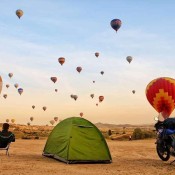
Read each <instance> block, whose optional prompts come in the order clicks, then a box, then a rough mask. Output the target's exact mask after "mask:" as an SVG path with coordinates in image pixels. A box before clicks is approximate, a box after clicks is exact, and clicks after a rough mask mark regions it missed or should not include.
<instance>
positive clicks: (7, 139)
mask: <svg viewBox="0 0 175 175" xmlns="http://www.w3.org/2000/svg"><path fill="white" fill-rule="evenodd" d="M11 136H12V135H10V136H3V135H0V145H1V147H0V150H6V155H8V156H9V148H10V143H11V141H12V138H11Z"/></svg>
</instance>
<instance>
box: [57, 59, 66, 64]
mask: <svg viewBox="0 0 175 175" xmlns="http://www.w3.org/2000/svg"><path fill="white" fill-rule="evenodd" d="M58 62H59V63H60V64H61V65H63V64H64V63H65V58H64V57H60V58H58Z"/></svg>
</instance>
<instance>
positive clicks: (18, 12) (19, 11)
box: [16, 9, 23, 19]
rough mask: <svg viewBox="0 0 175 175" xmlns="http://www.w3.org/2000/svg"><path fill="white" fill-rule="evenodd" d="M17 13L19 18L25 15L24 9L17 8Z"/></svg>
mask: <svg viewBox="0 0 175 175" xmlns="http://www.w3.org/2000/svg"><path fill="white" fill-rule="evenodd" d="M16 15H17V16H18V18H19V19H20V18H21V16H22V15H23V11H22V10H20V9H18V10H16Z"/></svg>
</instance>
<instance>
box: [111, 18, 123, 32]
mask: <svg viewBox="0 0 175 175" xmlns="http://www.w3.org/2000/svg"><path fill="white" fill-rule="evenodd" d="M121 25H122V22H121V20H120V19H113V20H112V21H111V27H112V28H113V29H114V30H115V31H116V32H117V31H118V29H119V28H120V27H121Z"/></svg>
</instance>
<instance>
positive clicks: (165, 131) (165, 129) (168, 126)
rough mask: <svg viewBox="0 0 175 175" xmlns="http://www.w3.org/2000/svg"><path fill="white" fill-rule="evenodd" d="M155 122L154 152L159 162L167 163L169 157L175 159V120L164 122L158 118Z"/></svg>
mask: <svg viewBox="0 0 175 175" xmlns="http://www.w3.org/2000/svg"><path fill="white" fill-rule="evenodd" d="M155 120H157V123H156V124H155V126H154V127H155V129H156V133H157V138H156V142H155V144H156V151H157V154H158V156H159V157H160V159H161V160H163V161H168V160H169V159H170V156H173V157H175V118H168V119H165V120H164V121H160V120H159V119H158V118H157V119H155ZM173 162H175V160H174V161H173ZM173 162H171V163H173Z"/></svg>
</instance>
